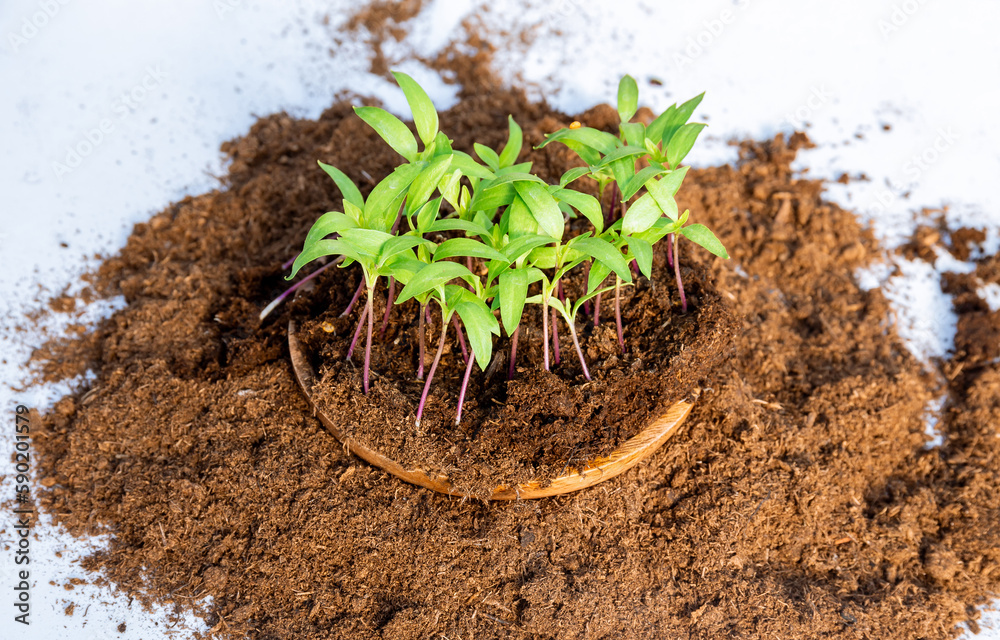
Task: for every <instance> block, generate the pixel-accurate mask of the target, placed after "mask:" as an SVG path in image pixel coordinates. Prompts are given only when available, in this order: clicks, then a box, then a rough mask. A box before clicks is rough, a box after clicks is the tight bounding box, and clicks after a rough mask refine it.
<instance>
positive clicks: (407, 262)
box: [386, 253, 427, 304]
mask: <svg viewBox="0 0 1000 640" xmlns="http://www.w3.org/2000/svg"><path fill="white" fill-rule="evenodd" d="M386 266H388V267H389V269H390V270H389V273H387V274H386V275H390V276H393V277H394V278H396V282H398V283H400V284H401V285H403V286H406V284H407V283H408V282H409V281H410V280H411V279H413V276H415V275H416V274H417V273H418V272H419V271H420V270H421V269H423V268H424V267H425V266H427V263H426V262H423V261H422V260H417V259H416V258H414V257H413V255H412V254H411V255H407V254H406V253H400V254H398V255H395V256H393V257H392V258H390V259H389V260H387V261H386ZM417 297H419V296H417ZM395 304H399V300H396V302H395Z"/></svg>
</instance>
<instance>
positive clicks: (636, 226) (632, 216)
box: [622, 193, 663, 236]
mask: <svg viewBox="0 0 1000 640" xmlns="http://www.w3.org/2000/svg"><path fill="white" fill-rule="evenodd" d="M662 215H663V211H662V210H661V209H660V207H659V206H657V204H656V201H655V200H653V197H652V196H651V195H649V194H648V193H647V194H645V195H644V196H642V197H641V198H639V199H638V200H636V201H635V202H634V203H632V206H631V207H629V208H628V210H627V211H626V212H625V216H624V217H623V218H622V235H626V236H630V235H632V234H635V233H639V232H642V231H645V230H646V229H648V228H650V227H651V226H653V223H655V222H656V220H657V219H658V218H660V217H661V216H662Z"/></svg>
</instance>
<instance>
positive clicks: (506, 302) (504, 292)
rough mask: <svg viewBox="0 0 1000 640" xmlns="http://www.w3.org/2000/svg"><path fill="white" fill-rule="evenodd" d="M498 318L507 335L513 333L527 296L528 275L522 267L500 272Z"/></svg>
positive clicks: (519, 320)
mask: <svg viewBox="0 0 1000 640" xmlns="http://www.w3.org/2000/svg"><path fill="white" fill-rule="evenodd" d="M498 297H499V298H500V319H501V320H503V326H504V329H506V330H507V335H513V334H514V330H515V329H517V325H519V324H520V323H521V315H522V314H523V313H524V301H525V299H526V298H527V297H528V275H527V273H525V271H524V269H511V270H509V271H505V272H504V273H501V274H500V295H499V296H498Z"/></svg>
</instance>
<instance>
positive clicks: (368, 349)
mask: <svg viewBox="0 0 1000 640" xmlns="http://www.w3.org/2000/svg"><path fill="white" fill-rule="evenodd" d="M374 293H375V289H374V288H371V289H369V290H368V304H366V305H365V306H366V307H368V340H367V341H366V343H365V373H364V378H363V380H364V389H365V395H367V394H368V369H369V363H371V359H372V326H373V325H374V324H375V323H374V320H375V312H374V311H373V310H372V296H373V295H374Z"/></svg>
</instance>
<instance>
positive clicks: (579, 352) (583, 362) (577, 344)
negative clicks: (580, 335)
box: [569, 325, 590, 380]
mask: <svg viewBox="0 0 1000 640" xmlns="http://www.w3.org/2000/svg"><path fill="white" fill-rule="evenodd" d="M569 333H570V335H571V336H573V346H574V347H576V355H577V356H579V358H580V365H581V366H582V367H583V377H584V378H586V379H587V380H590V370H589V369H587V361H586V360H584V359H583V349H581V348H580V341H579V340H578V339H577V337H576V328H575V327H574V326H573V325H570V326H569Z"/></svg>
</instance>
